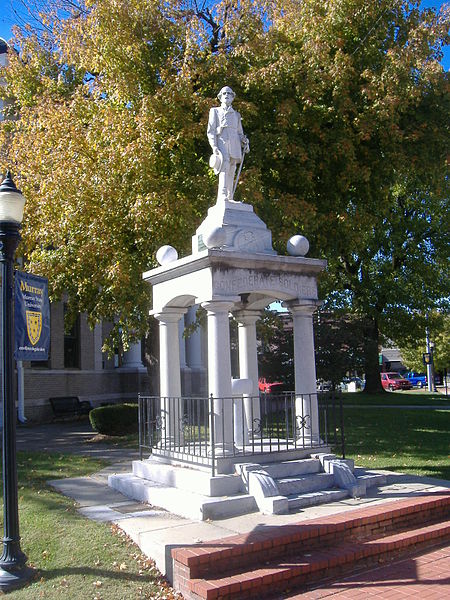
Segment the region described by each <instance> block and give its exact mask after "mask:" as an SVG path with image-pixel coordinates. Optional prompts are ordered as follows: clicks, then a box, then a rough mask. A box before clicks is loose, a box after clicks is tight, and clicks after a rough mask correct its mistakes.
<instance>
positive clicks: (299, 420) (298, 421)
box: [295, 415, 311, 434]
mask: <svg viewBox="0 0 450 600" xmlns="http://www.w3.org/2000/svg"><path fill="white" fill-rule="evenodd" d="M295 429H296V432H297V434H299V433H300V434H301V433H305V429H309V430H310V429H311V418H310V416H309V415H297V416H296V418H295Z"/></svg>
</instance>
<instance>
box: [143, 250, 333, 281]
mask: <svg viewBox="0 0 450 600" xmlns="http://www.w3.org/2000/svg"><path fill="white" fill-rule="evenodd" d="M326 266H327V261H326V260H321V259H318V258H305V257H299V256H279V255H270V254H262V253H261V254H259V253H255V254H249V253H247V252H245V253H244V252H236V251H228V250H203V251H202V252H199V253H198V254H196V255H192V254H191V255H190V256H186V257H184V258H180V259H178V260H176V261H174V262H173V263H169V264H165V265H164V266H161V267H157V268H155V269H151V270H149V271H146V272H145V273H143V275H142V277H143V279H144V280H145V281H148V282H149V283H151V284H152V285H155V284H158V283H163V282H164V281H168V280H170V279H174V278H175V277H181V276H183V275H188V274H190V273H195V272H197V271H201V270H203V269H207V268H211V269H214V270H219V271H220V270H229V269H233V270H236V269H240V268H242V269H254V270H258V271H277V272H283V273H289V274H292V275H305V276H308V275H310V276H317V275H318V273H320V272H321V271H323V270H324V269H325V268H326Z"/></svg>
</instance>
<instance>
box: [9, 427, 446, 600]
mask: <svg viewBox="0 0 450 600" xmlns="http://www.w3.org/2000/svg"><path fill="white" fill-rule="evenodd" d="M92 435H93V433H92V431H91V430H90V426H89V424H86V423H70V424H64V423H63V424H60V423H58V424H51V425H40V426H36V427H24V428H20V429H18V443H17V446H18V449H19V450H30V451H31V450H39V451H47V452H62V453H72V454H81V455H85V456H94V457H96V458H103V459H104V460H108V461H109V462H111V464H110V465H108V467H106V468H105V469H103V470H102V471H100V472H99V473H96V474H94V475H92V476H90V477H79V478H74V479H58V480H53V481H51V482H49V483H50V485H52V487H54V488H55V489H56V490H58V491H59V492H61V493H62V494H64V495H66V496H69V497H71V498H73V499H74V500H75V501H76V502H78V504H79V505H80V508H79V511H80V513H81V514H83V515H84V516H86V517H88V518H90V519H93V520H96V521H101V522H108V521H109V522H112V523H115V524H117V525H118V526H119V527H120V528H121V529H123V530H124V531H125V532H126V533H127V534H128V535H129V536H130V537H131V538H132V539H133V540H134V542H135V543H136V544H137V545H138V546H139V547H140V548H141V550H142V551H143V552H144V553H145V554H147V555H148V556H150V557H151V558H153V559H154V560H155V562H156V564H157V566H158V568H159V569H160V571H161V572H162V573H164V574H166V575H167V577H168V578H169V579H171V576H172V572H171V571H172V562H171V550H172V549H173V548H176V547H179V546H185V545H186V546H187V545H191V544H195V543H199V542H207V541H211V540H217V539H219V538H226V537H229V536H232V535H236V534H246V533H250V532H254V531H256V530H261V529H264V528H265V527H268V526H269V527H274V526H279V525H285V524H290V523H298V522H301V521H305V520H308V519H311V518H316V517H320V516H324V515H329V514H335V513H340V512H343V511H351V510H353V509H355V508H358V507H361V506H364V505H367V504H369V503H383V502H392V501H393V500H400V499H402V498H405V497H413V496H420V495H423V494H427V493H431V492H434V491H442V490H448V489H450V482H448V481H442V480H436V479H431V478H421V477H416V476H412V475H403V474H396V473H390V474H389V480H388V484H387V485H385V486H383V487H382V488H379V489H378V490H373V491H371V492H370V494H368V496H366V497H365V498H362V499H353V498H348V499H344V500H341V501H339V502H335V503H332V504H328V505H322V506H317V507H311V508H307V509H302V510H300V511H298V512H296V513H293V514H289V515H262V514H260V513H252V514H249V515H243V516H240V517H233V518H229V519H224V520H221V521H210V522H209V521H203V522H198V521H192V520H188V519H183V518H181V517H178V516H176V515H173V514H171V513H168V512H167V511H164V510H162V509H159V508H158V507H152V506H149V505H143V504H140V503H138V502H134V501H132V500H130V499H128V498H125V497H124V496H123V495H122V494H120V493H119V492H116V491H115V490H112V489H111V488H109V487H108V484H107V479H108V475H109V474H111V473H118V472H126V471H130V470H131V461H132V460H135V459H136V458H138V453H137V452H136V451H133V450H127V449H119V448H109V447H108V446H106V445H105V444H100V443H99V444H97V443H96V444H90V443H86V440H87V439H89V438H90V437H92ZM436 552H441V554H436V556H434V552H431V553H428V554H427V555H423V556H421V557H419V558H412V559H407V560H406V561H402V563H395V564H394V566H392V567H383V568H384V569H389V568H391V571H389V570H388V571H386V573H384V571H381V570H380V569H376V570H374V571H370V572H365V573H364V574H359V575H356V576H353V577H351V578H349V579H346V580H344V581H340V582H335V583H333V584H332V585H327V586H326V587H324V588H321V590H315V591H312V592H308V593H306V594H302V595H298V594H297V595H293V596H290V598H292V599H294V598H305V600H315V599H316V598H317V599H318V598H325V597H327V596H331V595H333V596H334V598H335V599H336V600H344V599H345V600H346V599H348V598H361V599H362V598H365V597H366V596H367V597H369V598H372V597H374V598H386V599H387V598H407V597H409V598H415V597H417V598H419V597H420V598H423V599H424V600H425V598H433V599H434V598H435V599H436V600H437V599H438V598H439V599H441V598H444V597H446V596H450V590H449V589H447V588H446V587H445V586H446V585H447V586H448V585H449V583H450V582H449V580H448V578H447V579H445V577H444V575H443V574H444V573H448V572H450V553H449V552H444V551H443V550H441V551H436ZM442 553H443V554H442ZM427 556H430V557H431V558H430V560H428V559H427V558H426V557H427ZM403 563H407V570H406V571H404V570H403V571H399V570H398V569H399V566H398V565H400V564H403ZM431 564H433V569H434V571H433V573H434V575H432V576H430V575H429V573H430V572H431V571H430V570H429V569H430V566H431ZM439 565H440V566H441V567H442V569H440V570H439V569H438V567H439ZM402 569H403V567H402ZM408 569H409V571H408ZM436 569H438V571H439V572H436ZM445 569H447V570H445ZM372 573H373V575H372ZM383 573H384V574H383ZM405 577H406V578H407V582H408V585H405V583H404V578H405ZM402 578H403V579H402ZM380 582H383V586H384V587H380ZM385 584H386V585H385ZM388 584H389V585H388ZM415 585H418V586H422V587H418V588H417V589H416V587H415ZM423 586H425V587H426V589H427V590H428V591H429V592H432V594H434V593H435V591H433V590H436V589H437V590H438V591H437V592H436V594H437V595H430V594H428V595H427V594H426V593H424V589H423ZM436 586H437V587H436ZM380 593H382V594H385V595H376V594H380ZM416 593H417V595H416ZM427 593H428V592H427ZM311 594H312V595H311ZM314 594H316V595H314ZM317 594H319V595H317ZM320 594H322V595H320ZM342 594H344V595H342ZM334 598H333V600H334Z"/></svg>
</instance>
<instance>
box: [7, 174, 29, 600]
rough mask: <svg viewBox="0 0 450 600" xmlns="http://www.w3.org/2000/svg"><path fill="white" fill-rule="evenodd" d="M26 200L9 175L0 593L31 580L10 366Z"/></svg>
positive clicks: (12, 367) (12, 373) (11, 368)
mask: <svg viewBox="0 0 450 600" xmlns="http://www.w3.org/2000/svg"><path fill="white" fill-rule="evenodd" d="M24 205H25V198H24V197H23V196H22V193H21V192H20V190H18V189H17V188H16V186H15V185H14V182H13V180H12V178H11V175H10V173H9V171H8V173H7V174H6V177H5V179H4V180H3V182H2V184H1V185H0V274H1V281H2V283H1V288H2V289H1V311H2V312H1V327H2V330H1V344H2V347H1V352H2V356H1V366H2V386H1V388H2V406H3V444H2V448H3V457H2V458H3V530H4V536H3V553H2V555H1V557H0V591H3V592H7V591H9V590H12V589H15V588H18V587H21V586H23V585H24V584H25V583H26V582H27V581H29V579H30V578H31V576H32V573H33V572H32V570H31V569H30V568H29V567H27V564H26V563H27V557H26V556H25V554H24V553H23V552H22V550H21V549H20V535H19V510H18V498H17V461H16V403H15V398H14V379H13V376H14V364H13V335H14V333H13V301H14V298H13V263H14V254H15V252H16V249H17V246H18V244H19V241H20V233H19V230H20V224H21V222H22V217H23V207H24Z"/></svg>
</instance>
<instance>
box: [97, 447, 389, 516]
mask: <svg viewBox="0 0 450 600" xmlns="http://www.w3.org/2000/svg"><path fill="white" fill-rule="evenodd" d="M385 482H386V477H385V476H384V475H381V474H378V473H376V472H370V471H366V470H364V469H354V465H353V461H350V460H339V459H337V458H336V457H335V456H334V455H333V454H328V453H317V454H311V455H310V456H309V457H307V458H303V459H299V460H287V461H281V462H275V463H267V464H257V463H250V462H241V463H238V464H236V465H235V472H234V473H233V474H228V475H216V476H214V477H213V476H212V475H211V472H210V471H207V470H204V469H193V468H190V467H187V466H180V465H178V466H176V465H173V464H171V463H170V462H167V463H164V462H163V461H161V460H160V459H154V458H150V459H148V460H143V461H134V462H133V472H132V473H127V474H115V475H110V476H109V479H108V484H109V486H110V487H112V488H113V489H115V490H117V491H119V492H121V493H122V494H124V495H125V496H128V497H129V498H132V499H134V500H138V501H140V502H146V503H148V504H151V505H153V506H159V507H161V508H164V509H165V510H168V511H170V512H171V513H174V514H176V515H179V516H182V517H185V518H188V519H196V520H199V521H203V520H206V519H210V520H216V519H224V518H228V517H232V516H238V515H244V514H248V513H250V512H255V511H258V510H259V511H260V512H262V513H265V514H287V513H289V512H292V511H295V510H298V509H300V508H305V507H308V506H315V505H319V504H324V503H328V502H334V501H336V500H340V499H342V498H347V497H351V496H353V497H360V496H364V495H365V494H366V489H367V488H368V487H371V486H377V485H383V484H384V483H385Z"/></svg>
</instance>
